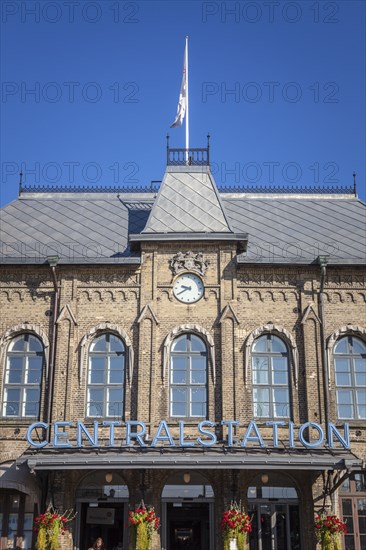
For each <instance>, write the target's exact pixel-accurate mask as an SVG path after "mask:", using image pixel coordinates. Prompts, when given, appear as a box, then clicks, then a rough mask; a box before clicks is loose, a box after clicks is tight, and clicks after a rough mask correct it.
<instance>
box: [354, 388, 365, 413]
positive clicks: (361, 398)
mask: <svg viewBox="0 0 366 550" xmlns="http://www.w3.org/2000/svg"><path fill="white" fill-rule="evenodd" d="M356 399H357V410H358V418H366V390H357V391H356Z"/></svg>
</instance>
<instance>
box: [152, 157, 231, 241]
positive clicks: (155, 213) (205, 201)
mask: <svg viewBox="0 0 366 550" xmlns="http://www.w3.org/2000/svg"><path fill="white" fill-rule="evenodd" d="M205 232H206V233H223V232H224V233H231V229H230V227H229V224H228V220H227V219H226V216H225V212H224V209H223V207H222V203H221V199H220V195H219V193H218V191H217V187H216V184H215V182H214V179H213V177H212V175H211V173H210V169H209V167H208V166H201V167H199V166H168V167H167V169H166V172H165V176H164V179H163V182H162V184H161V187H160V190H159V193H158V196H157V198H156V201H155V202H154V206H153V208H152V210H151V214H150V216H149V219H148V222H147V224H146V227H145V229H144V230H143V231H142V233H205Z"/></svg>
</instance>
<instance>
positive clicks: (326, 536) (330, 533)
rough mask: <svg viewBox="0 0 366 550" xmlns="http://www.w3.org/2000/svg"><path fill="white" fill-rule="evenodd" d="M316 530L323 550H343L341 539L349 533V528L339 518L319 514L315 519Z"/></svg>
mask: <svg viewBox="0 0 366 550" xmlns="http://www.w3.org/2000/svg"><path fill="white" fill-rule="evenodd" d="M315 530H316V536H317V539H318V541H319V542H320V544H321V546H322V550H341V537H342V534H346V533H347V527H346V524H345V523H344V522H343V521H342V520H340V519H339V518H338V517H337V516H334V515H327V514H325V513H322V514H319V515H318V516H316V518H315Z"/></svg>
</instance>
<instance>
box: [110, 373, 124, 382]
mask: <svg viewBox="0 0 366 550" xmlns="http://www.w3.org/2000/svg"><path fill="white" fill-rule="evenodd" d="M123 381H124V380H123V371H121V370H112V371H110V372H109V381H108V382H109V383H110V384H123Z"/></svg>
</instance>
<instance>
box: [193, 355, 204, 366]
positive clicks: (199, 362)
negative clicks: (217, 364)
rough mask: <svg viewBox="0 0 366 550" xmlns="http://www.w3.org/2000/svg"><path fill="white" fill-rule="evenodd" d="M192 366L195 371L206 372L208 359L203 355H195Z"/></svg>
mask: <svg viewBox="0 0 366 550" xmlns="http://www.w3.org/2000/svg"><path fill="white" fill-rule="evenodd" d="M191 365H192V369H194V370H206V357H204V356H202V355H196V356H195V355H193V356H192V357H191Z"/></svg>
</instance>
